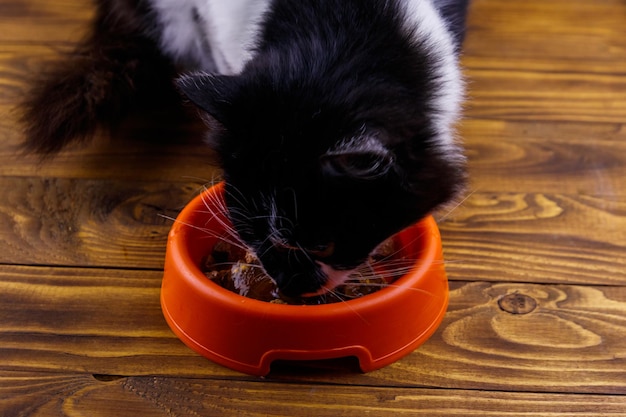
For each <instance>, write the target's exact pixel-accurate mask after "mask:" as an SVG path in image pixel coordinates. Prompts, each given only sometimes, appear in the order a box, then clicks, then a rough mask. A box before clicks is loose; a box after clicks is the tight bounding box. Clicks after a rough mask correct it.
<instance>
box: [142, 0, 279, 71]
mask: <svg viewBox="0 0 626 417" xmlns="http://www.w3.org/2000/svg"><path fill="white" fill-rule="evenodd" d="M271 1H272V0H150V2H151V4H152V8H153V9H154V10H155V12H156V13H157V16H158V17H157V19H158V21H159V23H160V25H161V26H162V35H161V39H160V40H161V45H162V47H163V49H164V50H165V51H166V52H167V53H168V54H169V55H170V56H172V58H174V59H175V60H177V61H179V62H181V63H183V64H189V63H191V65H192V66H195V68H190V69H196V70H204V71H207V72H217V73H219V74H224V75H232V74H237V73H239V72H240V71H241V70H242V69H243V67H244V65H245V64H246V62H248V61H249V60H250V59H252V48H253V47H254V46H255V45H254V42H255V39H257V37H258V31H259V29H260V23H261V22H262V19H263V15H264V13H265V12H266V10H267V9H268V8H269V6H270V4H271ZM194 16H196V19H195V20H194Z"/></svg>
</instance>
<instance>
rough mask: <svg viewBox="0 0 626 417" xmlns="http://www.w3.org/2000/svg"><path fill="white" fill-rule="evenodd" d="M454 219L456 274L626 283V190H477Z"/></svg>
mask: <svg viewBox="0 0 626 417" xmlns="http://www.w3.org/2000/svg"><path fill="white" fill-rule="evenodd" d="M446 219H447V220H445V221H444V222H442V223H441V224H440V229H441V232H442V241H443V246H444V253H445V259H446V260H447V262H448V264H447V270H448V273H449V276H450V278H451V279H458V280H475V281H481V280H484V281H492V282H493V281H525V282H544V283H556V282H561V283H579V284H585V283H589V284H606V285H623V284H625V283H626V256H625V255H624V254H625V253H626V196H621V197H593V196H584V195H574V196H571V195H561V194H525V193H508V194H495V193H493V194H490V193H474V194H472V195H471V196H470V197H469V198H468V199H467V200H465V201H464V203H463V204H462V205H461V206H460V207H458V208H456V209H455V210H454V211H452V212H451V213H449V214H447V217H446Z"/></svg>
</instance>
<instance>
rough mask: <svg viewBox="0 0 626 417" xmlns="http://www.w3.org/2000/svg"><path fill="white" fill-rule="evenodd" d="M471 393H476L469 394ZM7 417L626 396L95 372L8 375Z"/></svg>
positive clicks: (564, 404)
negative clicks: (97, 375) (101, 375)
mask: <svg viewBox="0 0 626 417" xmlns="http://www.w3.org/2000/svg"><path fill="white" fill-rule="evenodd" d="M470 394H471V395H470ZM0 398H1V399H0V412H2V414H3V415H6V416H17V415H19V416H22V417H31V416H43V415H47V416H52V415H72V416H76V417H81V416H85V417H87V416H89V417H99V416H106V417H109V416H113V415H114V416H116V417H126V416H137V415H140V416H172V415H174V416H179V415H180V416H192V415H238V416H241V415H246V416H250V417H253V416H268V415H271V416H289V417H291V416H315V417H324V416H329V417H330V416H332V417H335V416H338V415H341V416H359V417H361V416H363V415H376V416H377V417H386V416H398V415H410V416H429V417H434V416H446V417H450V416H474V415H482V416H498V417H501V416H507V417H516V416H519V417H522V416H524V417H533V416H547V415H549V416H553V417H566V416H567V417H570V416H580V417H584V416H586V417H601V416H623V415H625V413H626V398H625V397H623V396H611V395H588V396H584V397H581V396H571V395H562V394H532V393H504V392H485V391H476V392H471V393H470V392H467V391H462V390H432V389H414V388H397V387H394V388H370V389H368V390H364V389H363V388H362V387H343V386H327V385H314V384H290V385H281V384H268V383H259V382H236V383H233V382H230V381H213V380H198V379H183V378H161V377H131V378H120V379H114V380H111V381H106V380H105V381H100V380H97V379H94V378H92V377H91V376H89V375H80V374H79V375H71V374H70V375H55V374H30V373H8V374H7V373H4V374H3V375H0Z"/></svg>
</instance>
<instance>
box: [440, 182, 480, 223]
mask: <svg viewBox="0 0 626 417" xmlns="http://www.w3.org/2000/svg"><path fill="white" fill-rule="evenodd" d="M476 192H478V189H477V188H476V189H474V190H472V191H470V192H469V193H468V194H467V195H466V196H464V197H463V198H462V199H461V200H460V201H458V202H456V203H453V204H452V205H451V206H450V208H448V209H447V211H446V212H445V213H444V214H443V215H442V216H440V217H439V218H437V219H436V221H437V223H442V222H444V221H445V220H446V219H447V218H448V217H450V215H451V214H452V213H453V212H454V211H456V210H457V209H458V208H459V207H461V206H462V205H463V204H465V202H466V201H467V200H468V199H469V198H470V197H472V196H473V195H474V194H475V193H476Z"/></svg>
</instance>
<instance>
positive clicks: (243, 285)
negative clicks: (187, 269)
mask: <svg viewBox="0 0 626 417" xmlns="http://www.w3.org/2000/svg"><path fill="white" fill-rule="evenodd" d="M395 252H396V247H395V242H394V241H393V240H391V239H389V240H387V241H385V242H384V243H383V244H382V245H380V246H379V247H378V248H377V249H376V251H375V252H374V253H373V254H372V255H371V256H370V259H369V260H368V262H367V263H366V264H365V265H364V266H363V267H362V268H359V270H361V269H362V270H363V271H367V273H365V274H363V273H359V272H355V273H354V274H352V275H351V276H350V278H349V280H348V281H347V282H346V283H344V284H342V285H340V286H338V287H337V288H335V289H334V290H333V291H332V292H328V293H325V294H322V295H315V296H310V297H304V296H301V297H296V298H293V297H286V296H285V295H283V294H281V293H280V291H279V290H278V287H277V286H276V284H275V283H274V281H273V280H272V279H271V278H270V277H269V276H268V275H267V274H265V272H264V271H263V268H262V267H261V265H260V263H259V261H258V259H257V258H256V257H255V256H254V255H253V254H251V253H249V252H247V251H245V250H244V249H241V248H240V247H238V246H235V245H233V244H230V243H227V242H225V241H222V240H220V241H218V242H217V243H216V244H215V246H214V247H213V249H212V251H211V253H210V254H209V255H208V256H207V257H206V258H205V260H204V262H203V263H202V271H203V272H204V274H205V275H206V276H207V277H208V278H209V279H211V280H212V281H214V282H215V283H217V284H218V285H220V286H221V287H223V288H225V289H227V290H229V291H232V292H234V293H236V294H239V295H242V296H245V297H249V298H253V299H255V300H260V301H267V302H270V303H278V304H307V305H315V304H328V303H336V302H341V301H347V300H351V299H354V298H358V297H362V296H364V295H367V294H371V293H373V292H376V291H378V290H380V289H381V288H384V287H385V286H387V285H388V282H387V280H386V279H385V278H384V277H383V276H382V274H380V272H379V271H377V270H376V269H375V268H374V267H373V265H374V264H376V263H380V262H381V261H382V260H384V259H387V258H389V257H391V256H392V255H393V254H394V253H395Z"/></svg>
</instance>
